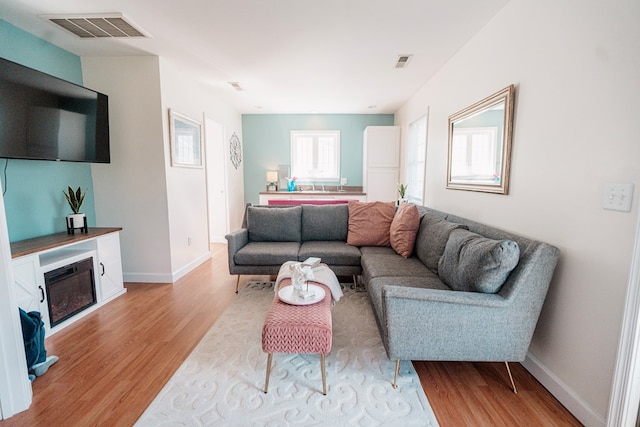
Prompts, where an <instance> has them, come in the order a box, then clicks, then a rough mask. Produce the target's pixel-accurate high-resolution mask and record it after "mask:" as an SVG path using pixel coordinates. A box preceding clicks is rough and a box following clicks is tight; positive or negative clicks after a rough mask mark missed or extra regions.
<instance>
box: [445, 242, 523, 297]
mask: <svg viewBox="0 0 640 427" xmlns="http://www.w3.org/2000/svg"><path fill="white" fill-rule="evenodd" d="M519 260H520V248H519V247H518V244H517V243H516V242H514V241H512V240H493V239H488V238H486V237H483V236H481V235H479V234H476V233H472V232H470V231H468V230H454V231H452V232H451V235H450V236H449V240H448V241H447V245H446V247H445V250H444V255H443V256H442V258H441V259H440V263H439V265H438V275H439V276H440V279H441V280H442V281H443V282H444V283H445V284H447V285H449V286H450V287H451V288H452V289H453V290H456V291H471V292H484V293H491V294H493V293H496V292H498V291H499V290H500V288H501V287H502V285H503V283H504V282H505V280H507V277H508V276H509V273H511V270H513V269H514V268H515V266H516V265H518V261H519Z"/></svg>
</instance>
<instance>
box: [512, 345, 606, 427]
mask: <svg viewBox="0 0 640 427" xmlns="http://www.w3.org/2000/svg"><path fill="white" fill-rule="evenodd" d="M522 366H524V367H525V368H526V369H527V371H529V372H530V373H531V375H533V376H534V377H535V378H536V379H537V380H538V381H540V383H541V384H542V385H543V386H544V387H545V388H546V389H547V390H549V392H550V393H551V394H552V395H553V396H554V397H555V398H556V399H558V401H560V403H562V405H564V407H565V408H567V410H568V411H569V412H571V413H572V414H573V416H574V417H576V418H577V419H578V421H580V422H581V423H582V424H584V425H585V426H586V427H596V426H598V427H601V426H604V425H605V424H606V420H605V417H603V416H602V415H601V414H598V413H597V412H596V411H595V410H594V409H593V408H592V407H591V406H590V405H589V404H588V403H587V402H585V401H584V400H583V399H582V398H581V397H580V396H578V394H577V393H576V392H575V391H573V390H572V389H571V387H569V386H568V385H567V384H565V383H564V382H563V381H562V380H561V379H560V378H558V376H556V375H555V374H554V373H553V372H551V371H550V370H549V369H548V368H547V367H546V366H544V365H543V364H542V363H541V362H540V361H539V360H538V359H536V357H535V356H533V355H532V354H531V353H530V352H529V353H527V358H526V359H525V361H524V362H522Z"/></svg>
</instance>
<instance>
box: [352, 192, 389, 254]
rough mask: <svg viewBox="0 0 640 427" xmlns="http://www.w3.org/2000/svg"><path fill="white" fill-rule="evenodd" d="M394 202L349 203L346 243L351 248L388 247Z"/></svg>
mask: <svg viewBox="0 0 640 427" xmlns="http://www.w3.org/2000/svg"><path fill="white" fill-rule="evenodd" d="M395 212H396V208H395V203H394V202H367V203H363V202H356V201H353V200H351V201H349V231H348V234H347V243H348V244H350V245H353V246H389V228H390V227H391V221H393V215H394V214H395Z"/></svg>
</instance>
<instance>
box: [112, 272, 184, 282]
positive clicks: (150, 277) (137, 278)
mask: <svg viewBox="0 0 640 427" xmlns="http://www.w3.org/2000/svg"><path fill="white" fill-rule="evenodd" d="M122 277H123V279H124V281H125V282H128V283H173V279H172V276H171V274H154V273H122Z"/></svg>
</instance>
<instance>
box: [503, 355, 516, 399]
mask: <svg viewBox="0 0 640 427" xmlns="http://www.w3.org/2000/svg"><path fill="white" fill-rule="evenodd" d="M504 364H505V366H506V367H507V373H509V379H510V380H511V389H512V390H513V392H514V393H515V394H518V390H516V383H515V382H514V381H513V375H511V369H509V362H504Z"/></svg>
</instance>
